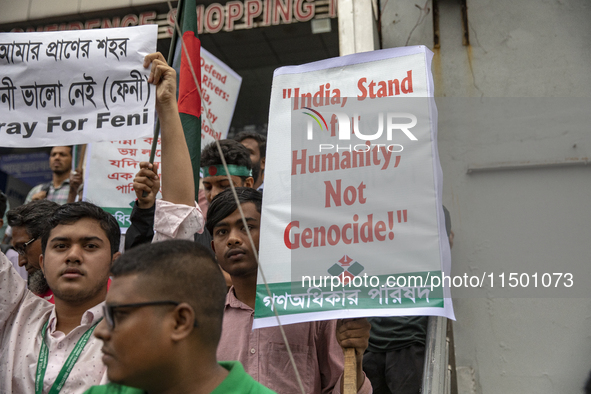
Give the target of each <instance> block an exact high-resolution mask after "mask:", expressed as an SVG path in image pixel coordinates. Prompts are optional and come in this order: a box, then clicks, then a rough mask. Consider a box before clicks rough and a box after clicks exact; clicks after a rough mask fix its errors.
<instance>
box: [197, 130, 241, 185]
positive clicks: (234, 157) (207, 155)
mask: <svg viewBox="0 0 591 394" xmlns="http://www.w3.org/2000/svg"><path fill="white" fill-rule="evenodd" d="M218 142H219V143H220V147H221V148H222V152H223V154H224V158H225V159H226V164H234V165H237V166H245V167H246V168H247V169H249V170H252V162H251V161H250V152H248V149H246V147H245V146H244V145H242V144H241V143H240V142H238V141H234V140H221V141H218ZM221 164H222V159H221V157H220V152H219V151H218V147H217V146H216V142H215V141H214V142H212V143H210V144H208V145H207V146H206V147H205V148H204V149H203V151H202V152H201V167H207V166H217V165H221ZM204 176H207V174H205V175H204ZM240 178H241V179H242V181H245V180H246V178H248V177H247V176H241V177H240Z"/></svg>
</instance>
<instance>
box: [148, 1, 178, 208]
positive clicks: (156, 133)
mask: <svg viewBox="0 0 591 394" xmlns="http://www.w3.org/2000/svg"><path fill="white" fill-rule="evenodd" d="M182 3H183V0H179V2H178V3H177V5H176V17H175V18H176V20H177V21H178V20H180V19H181V18H182V15H181V14H182V10H183V7H182ZM177 39H178V34H177V32H176V29H174V30H173V31H172V38H171V39H170V48H168V59H167V60H168V64H169V65H171V64H172V62H173V60H174V52H175V48H176V42H177ZM159 137H160V118H158V119H157V120H156V126H155V127H154V139H153V140H152V149H151V150H150V164H154V157H155V156H156V146H157V145H158V138H159ZM147 195H148V192H146V191H144V192H143V193H142V196H143V197H146V196H147Z"/></svg>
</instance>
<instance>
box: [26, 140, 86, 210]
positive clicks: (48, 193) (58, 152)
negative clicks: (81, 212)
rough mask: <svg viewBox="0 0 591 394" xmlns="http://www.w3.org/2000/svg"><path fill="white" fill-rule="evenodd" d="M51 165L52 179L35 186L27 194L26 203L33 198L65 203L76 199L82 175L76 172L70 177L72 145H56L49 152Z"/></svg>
mask: <svg viewBox="0 0 591 394" xmlns="http://www.w3.org/2000/svg"><path fill="white" fill-rule="evenodd" d="M49 167H50V168H51V172H52V179H51V182H49V183H42V184H40V185H37V186H35V187H34V188H32V189H31V191H29V194H27V198H26V199H25V203H28V202H29V201H33V200H42V199H44V198H46V199H48V200H50V201H54V202H57V203H58V204H65V203H67V202H68V201H70V202H73V201H74V200H76V194H77V192H78V188H79V187H80V185H81V184H82V175H81V174H77V173H76V174H74V175H75V177H73V179H70V173H71V169H72V147H71V146H54V147H53V148H51V153H50V154H49Z"/></svg>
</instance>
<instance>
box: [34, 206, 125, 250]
mask: <svg viewBox="0 0 591 394" xmlns="http://www.w3.org/2000/svg"><path fill="white" fill-rule="evenodd" d="M84 218H90V219H94V220H96V221H98V222H99V224H100V226H101V228H102V229H103V230H104V231H105V234H106V235H107V238H108V239H109V243H110V244H111V256H113V255H114V254H115V253H117V252H118V251H119V242H121V230H120V229H119V224H118V223H117V220H115V218H114V217H113V215H111V214H110V213H108V212H105V211H103V209H102V208H101V207H99V206H98V205H94V204H92V203H90V202H86V201H78V202H72V203H68V204H64V205H61V206H59V207H58V208H57V209H56V210H55V212H54V213H53V215H52V216H51V218H50V219H49V223H48V226H47V228H46V229H45V231H44V232H43V238H42V239H41V248H42V250H43V254H45V247H46V246H47V241H48V240H49V233H50V232H51V230H53V229H54V228H55V227H57V226H59V225H60V224H74V223H76V222H77V221H78V220H80V219H84Z"/></svg>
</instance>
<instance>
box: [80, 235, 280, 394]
mask: <svg viewBox="0 0 591 394" xmlns="http://www.w3.org/2000/svg"><path fill="white" fill-rule="evenodd" d="M112 274H113V283H112V286H111V289H110V291H109V293H108V294H107V300H106V303H105V306H104V308H105V311H104V315H105V319H104V321H103V322H101V323H100V324H99V326H98V327H97V329H96V330H95V333H94V335H95V336H96V337H98V338H99V339H101V340H102V341H103V361H104V363H105V364H106V365H107V375H108V377H109V380H110V381H111V382H113V383H111V384H109V385H106V386H99V387H93V388H91V389H90V390H89V391H87V394H99V393H101V394H102V393H105V394H106V393H118V394H123V393H125V394H132V393H143V392H147V393H150V394H152V393H153V394H158V393H168V394H173V393H189V392H190V393H202V394H209V393H214V394H223V393H230V392H231V393H251V394H255V393H257V394H258V393H261V394H263V393H265V394H270V393H273V392H272V391H271V390H269V389H267V388H265V387H264V386H262V385H261V384H259V383H257V382H255V381H254V379H252V378H251V377H250V376H249V375H248V374H246V372H244V369H243V368H242V365H241V364H240V363H239V362H237V361H227V362H220V363H218V362H217V360H216V349H217V345H218V342H219V339H220V335H221V329H222V318H223V313H224V301H225V298H226V286H225V282H224V279H223V276H222V273H221V271H220V269H219V266H218V265H217V263H216V261H215V258H214V256H213V254H212V253H211V251H210V250H208V249H207V248H205V247H204V246H201V245H199V244H196V243H194V242H190V241H177V240H173V241H165V242H160V243H156V244H150V245H142V246H139V247H137V248H134V249H132V250H130V251H128V252H126V253H125V254H124V255H123V256H121V258H119V259H118V260H117V261H115V263H114V264H113V267H112ZM140 333H141V335H139V334H140ZM121 385H125V386H128V387H122V386H121ZM132 387H133V388H132ZM134 388H136V389H134Z"/></svg>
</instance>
